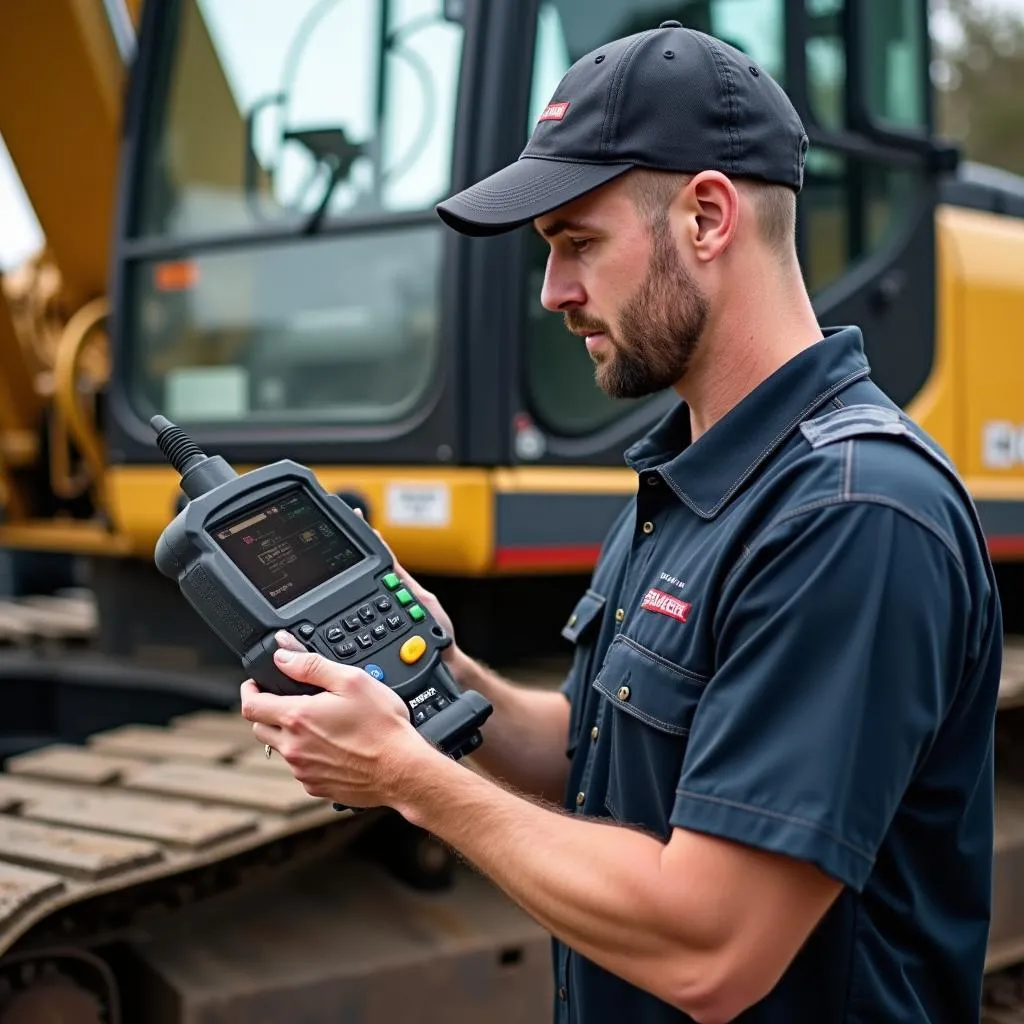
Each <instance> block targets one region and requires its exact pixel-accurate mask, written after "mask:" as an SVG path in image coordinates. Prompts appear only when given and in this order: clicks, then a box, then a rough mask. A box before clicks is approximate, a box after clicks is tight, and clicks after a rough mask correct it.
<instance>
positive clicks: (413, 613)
mask: <svg viewBox="0 0 1024 1024" xmlns="http://www.w3.org/2000/svg"><path fill="white" fill-rule="evenodd" d="M426 615H427V613H426V612H425V611H424V610H423V609H422V608H421V607H420V606H419V605H418V604H414V605H413V606H412V607H411V608H410V609H409V618H410V619H412V621H413V622H422V621H423V620H424V619H425V618H426Z"/></svg>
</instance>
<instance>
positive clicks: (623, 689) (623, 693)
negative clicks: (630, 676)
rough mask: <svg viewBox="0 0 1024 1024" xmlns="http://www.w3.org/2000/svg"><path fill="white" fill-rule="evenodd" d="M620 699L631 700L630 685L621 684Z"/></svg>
mask: <svg viewBox="0 0 1024 1024" xmlns="http://www.w3.org/2000/svg"><path fill="white" fill-rule="evenodd" d="M619 700H629V687H628V686H620V687H619Z"/></svg>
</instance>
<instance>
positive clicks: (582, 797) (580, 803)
mask: <svg viewBox="0 0 1024 1024" xmlns="http://www.w3.org/2000/svg"><path fill="white" fill-rule="evenodd" d="M586 798H587V797H586V794H584V793H577V794H576V806H577V807H582V806H583V801H584V800H586Z"/></svg>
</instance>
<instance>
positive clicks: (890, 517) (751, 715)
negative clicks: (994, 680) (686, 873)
mask: <svg viewBox="0 0 1024 1024" xmlns="http://www.w3.org/2000/svg"><path fill="white" fill-rule="evenodd" d="M969 604H970V602H969V593H968V586H967V581H966V577H965V576H964V574H963V572H962V570H961V569H960V566H959V564H958V562H957V560H956V557H955V555H954V553H953V552H952V551H951V550H950V549H949V547H948V546H947V544H946V543H945V541H944V540H943V539H942V538H941V537H940V536H938V535H937V534H936V533H934V532H933V531H932V530H930V529H929V528H928V527H927V526H925V525H923V524H922V523H919V522H917V521H916V520H915V519H913V518H911V517H910V516H909V515H906V514H904V513H902V512H900V511H898V510H896V509H894V508H890V507H887V506H884V505H881V504H873V503H844V504H836V505H830V506H826V507H824V508H818V509H816V510H811V511H805V512H801V513H798V514H795V515H794V516H792V517H791V518H790V519H789V520H788V521H786V522H784V523H781V524H779V525H776V526H773V527H771V528H770V529H769V530H768V532H767V534H766V535H765V536H764V537H763V538H762V539H761V540H759V541H758V542H757V543H756V545H755V546H754V548H753V550H752V551H751V552H750V553H749V554H748V555H747V557H746V558H745V560H744V561H743V563H742V564H741V565H740V566H739V567H738V568H736V569H734V570H733V572H732V574H731V576H730V577H729V578H728V580H727V581H726V583H725V584H724V587H723V589H722V592H721V600H720V603H719V608H718V611H717V612H716V621H715V633H716V668H715V672H714V674H713V676H712V678H711V680H710V682H709V683H708V685H707V689H706V692H705V693H704V695H703V697H702V699H701V702H700V706H699V708H698V709H697V711H696V714H695V716H694V720H693V723H692V727H691V731H690V739H689V743H688V746H687V750H686V755H685V758H684V761H683V765H682V770H681V777H680V780H679V786H678V791H677V795H676V801H675V805H674V807H673V811H672V816H671V819H670V821H671V823H672V824H673V825H677V826H681V827H684V828H690V829H694V830H697V831H704V832H709V833H713V834H716V835H719V836H723V837H727V838H731V839H734V840H736V841H739V842H743V843H747V844H751V845H754V846H759V847H762V848H765V849H769V850H774V851H777V852H781V853H785V854H788V855H790V856H793V857H796V858H800V859H805V860H810V861H812V862H814V863H816V864H817V865H818V866H819V867H820V868H821V869H822V870H824V871H825V872H826V873H828V874H830V875H832V876H833V877H835V878H837V879H839V880H840V881H842V882H843V883H845V884H846V885H849V886H851V887H853V888H855V889H860V888H861V887H862V886H863V885H864V883H865V881H866V879H867V876H868V873H869V872H870V870H871V867H872V865H873V863H874V859H875V856H876V853H877V851H878V848H879V845H880V843H881V842H882V839H883V837H884V835H885V833H886V831H887V828H888V826H889V824H890V822H891V820H892V818H893V816H894V814H895V812H896V809H897V806H898V805H899V802H900V800H901V797H902V795H903V793H904V791H905V789H906V787H907V785H908V783H909V781H910V780H911V778H912V776H913V774H914V772H915V770H916V768H917V766H918V765H919V764H920V763H921V760H922V758H923V757H924V755H925V754H926V753H927V750H928V748H929V744H930V743H931V741H932V740H933V738H934V737H935V735H936V733H937V731H938V728H939V726H940V723H941V722H942V719H943V717H944V715H945V712H946V709H947V707H948V705H949V703H950V701H951V700H952V698H953V695H954V693H955V691H956V688H957V685H958V682H959V666H960V664H961V663H962V659H963V657H964V653H963V649H964V646H965V639H964V638H965V636H966V632H967V619H968V616H969Z"/></svg>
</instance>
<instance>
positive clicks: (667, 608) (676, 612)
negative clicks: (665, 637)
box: [640, 587, 693, 622]
mask: <svg viewBox="0 0 1024 1024" xmlns="http://www.w3.org/2000/svg"><path fill="white" fill-rule="evenodd" d="M640 607H641V608H644V609H646V610H647V611H649V612H657V613H658V614H659V615H667V616H669V618H672V619H678V620H679V621H680V622H685V621H686V619H687V617H688V616H689V614H690V609H691V608H692V607H693V605H691V604H689V603H688V602H686V601H680V600H679V598H678V597H673V596H672V595H671V594H666V593H665V591H664V590H655V588H654V587H651V589H650V590H648V591H647V593H646V594H644V600H643V603H642V604H641V606H640Z"/></svg>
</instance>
